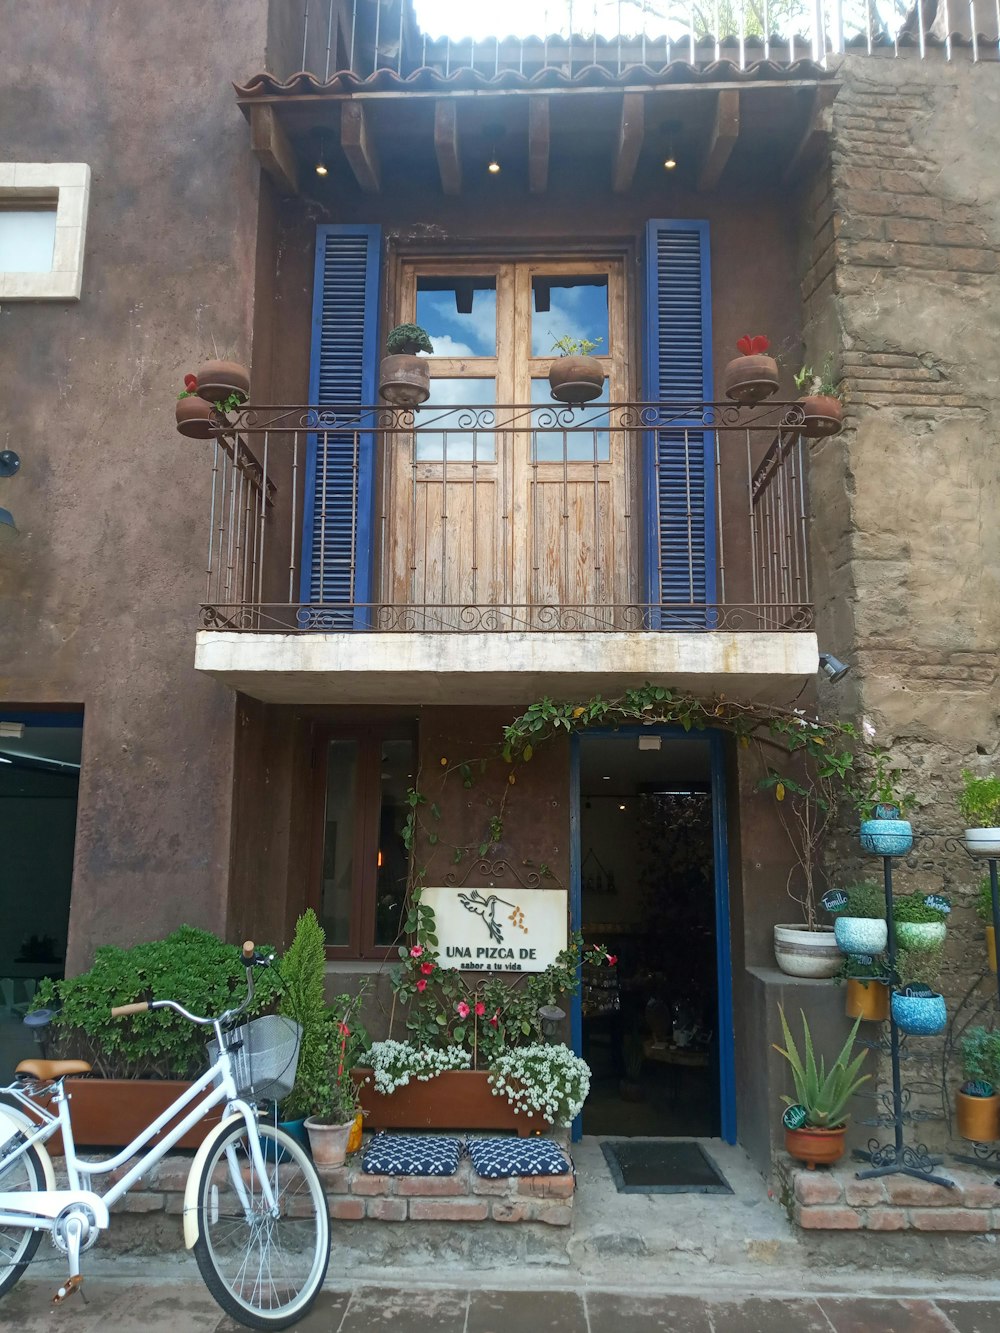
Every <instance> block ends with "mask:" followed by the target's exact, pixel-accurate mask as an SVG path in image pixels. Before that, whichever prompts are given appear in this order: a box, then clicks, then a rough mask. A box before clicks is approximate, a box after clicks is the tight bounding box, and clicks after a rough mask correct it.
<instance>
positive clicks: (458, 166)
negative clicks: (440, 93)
mask: <svg viewBox="0 0 1000 1333" xmlns="http://www.w3.org/2000/svg"><path fill="white" fill-rule="evenodd" d="M434 154H435V156H436V157H437V164H438V171H439V172H440V175H441V189H442V190H443V191H444V193H445V194H461V193H462V159H461V157H460V156H459V152H458V108H457V106H456V104H455V102H454V101H453V100H451V99H450V98H447V97H442V98H439V99H438V101H437V102H435V104H434Z"/></svg>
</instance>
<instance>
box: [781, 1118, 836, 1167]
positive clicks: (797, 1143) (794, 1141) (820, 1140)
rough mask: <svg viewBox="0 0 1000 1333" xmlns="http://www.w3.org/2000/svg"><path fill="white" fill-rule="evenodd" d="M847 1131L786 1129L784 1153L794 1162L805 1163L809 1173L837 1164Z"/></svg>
mask: <svg viewBox="0 0 1000 1333" xmlns="http://www.w3.org/2000/svg"><path fill="white" fill-rule="evenodd" d="M846 1133H847V1129H846V1127H845V1126H844V1125H841V1126H840V1128H839V1129H786V1130H785V1152H786V1153H788V1155H789V1157H794V1158H795V1159H796V1161H799V1162H805V1164H806V1166H807V1167H808V1168H809V1170H810V1171H815V1169H816V1167H817V1166H829V1165H830V1164H831V1163H832V1162H839V1161H840V1159H841V1158H842V1157H843V1155H844V1136H845V1134H846Z"/></svg>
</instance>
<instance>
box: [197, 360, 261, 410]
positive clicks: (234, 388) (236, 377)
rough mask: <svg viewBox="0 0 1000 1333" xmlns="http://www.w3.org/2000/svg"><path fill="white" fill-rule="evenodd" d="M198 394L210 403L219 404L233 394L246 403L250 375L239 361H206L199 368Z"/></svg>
mask: <svg viewBox="0 0 1000 1333" xmlns="http://www.w3.org/2000/svg"><path fill="white" fill-rule="evenodd" d="M198 392H199V394H200V395H201V396H202V398H204V399H205V400H206V401H207V402H209V403H218V402H221V401H222V400H223V399H225V398H228V397H229V395H230V394H231V393H235V394H238V395H239V398H240V402H241V403H245V402H246V400H247V397H248V395H249V393H250V373H249V371H248V370H247V368H246V366H241V365H240V364H239V362H237V361H206V362H205V364H204V365H203V366H200V367H199V368H198Z"/></svg>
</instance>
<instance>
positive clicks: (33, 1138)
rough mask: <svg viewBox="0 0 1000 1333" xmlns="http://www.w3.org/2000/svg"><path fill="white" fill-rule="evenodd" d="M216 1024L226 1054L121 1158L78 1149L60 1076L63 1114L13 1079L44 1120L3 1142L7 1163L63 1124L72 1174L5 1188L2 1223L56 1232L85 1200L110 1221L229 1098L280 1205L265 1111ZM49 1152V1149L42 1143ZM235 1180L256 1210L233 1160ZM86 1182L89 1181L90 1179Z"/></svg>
mask: <svg viewBox="0 0 1000 1333" xmlns="http://www.w3.org/2000/svg"><path fill="white" fill-rule="evenodd" d="M214 1026H215V1027H216V1037H217V1039H218V1044H219V1057H218V1059H217V1060H216V1062H215V1064H213V1065H212V1066H211V1068H210V1069H208V1070H206V1072H205V1073H204V1074H202V1075H201V1077H200V1078H199V1079H198V1080H197V1081H196V1082H195V1083H193V1084H192V1085H191V1087H190V1088H188V1089H187V1090H186V1091H185V1092H182V1093H181V1095H180V1096H179V1097H178V1098H177V1099H176V1100H175V1101H173V1102H171V1104H170V1105H169V1106H168V1107H167V1109H166V1110H165V1111H164V1112H163V1113H162V1114H161V1115H159V1116H157V1118H156V1119H155V1120H154V1121H153V1122H152V1123H151V1124H149V1125H147V1126H146V1128H145V1129H144V1130H142V1132H141V1133H139V1134H138V1135H136V1137H135V1138H134V1139H133V1140H132V1142H131V1143H130V1144H128V1146H127V1147H125V1148H123V1149H122V1150H121V1152H119V1153H118V1154H116V1156H114V1157H110V1158H108V1159H107V1160H105V1161H100V1162H94V1161H86V1160H83V1159H82V1158H80V1157H78V1156H77V1152H76V1144H75V1142H74V1139H73V1126H72V1120H71V1116H70V1106H69V1103H70V1101H71V1098H70V1096H69V1094H68V1093H67V1092H66V1091H65V1089H64V1088H63V1084H62V1080H61V1079H60V1080H59V1081H58V1083H57V1084H56V1085H55V1088H56V1091H55V1094H54V1101H55V1103H56V1113H55V1114H53V1113H52V1112H51V1111H49V1110H48V1109H47V1108H45V1107H42V1106H39V1104H38V1103H37V1102H36V1101H34V1100H33V1099H32V1098H30V1097H27V1096H26V1095H25V1094H24V1092H23V1090H22V1089H19V1088H18V1087H17V1086H16V1085H12V1086H11V1087H10V1088H8V1089H6V1091H7V1092H10V1093H12V1094H13V1095H14V1096H15V1097H16V1098H17V1100H18V1101H19V1102H20V1103H21V1104H22V1105H24V1106H26V1107H27V1108H28V1109H29V1110H30V1111H31V1112H32V1113H33V1114H35V1115H38V1116H40V1117H41V1118H42V1120H43V1123H42V1124H41V1125H40V1126H39V1127H38V1128H37V1129H35V1130H33V1131H32V1132H31V1133H28V1132H27V1130H26V1129H25V1128H24V1127H23V1126H18V1130H17V1132H19V1133H20V1134H21V1135H23V1136H24V1137H23V1141H22V1142H21V1143H19V1144H18V1146H17V1147H16V1148H14V1149H12V1150H10V1151H5V1147H6V1146H7V1145H6V1144H4V1143H0V1163H2V1164H3V1165H8V1164H9V1163H11V1162H13V1161H16V1160H17V1158H18V1157H20V1156H21V1155H22V1154H24V1153H26V1152H27V1151H28V1149H29V1148H30V1147H32V1146H34V1145H37V1146H39V1147H41V1146H42V1145H44V1144H45V1143H46V1141H47V1140H48V1139H50V1138H52V1136H53V1135H54V1134H55V1133H56V1132H57V1131H59V1130H61V1131H62V1136H63V1148H64V1151H65V1154H66V1177H67V1182H68V1186H69V1187H68V1189H65V1190H56V1191H47V1192H37V1193H36V1192H31V1193H25V1192H23V1191H22V1192H15V1193H10V1194H4V1193H0V1225H4V1226H10V1227H26V1228H30V1229H32V1230H35V1229H44V1230H48V1231H51V1230H52V1228H53V1225H54V1222H55V1219H56V1217H57V1216H58V1215H59V1214H60V1213H62V1212H63V1211H64V1210H65V1209H66V1208H68V1207H72V1206H73V1205H84V1206H86V1207H88V1208H90V1210H91V1212H92V1213H93V1216H94V1222H95V1225H96V1226H97V1227H99V1228H101V1229H103V1228H106V1227H107V1226H108V1221H109V1219H108V1209H109V1208H110V1207H111V1205H112V1204H114V1203H116V1202H117V1201H118V1200H119V1199H120V1198H122V1196H123V1195H125V1194H127V1193H128V1191H129V1190H130V1189H131V1188H132V1186H133V1185H134V1184H135V1183H136V1181H137V1180H139V1179H140V1178H141V1177H142V1176H144V1175H145V1174H146V1172H147V1171H149V1169H150V1167H152V1166H154V1165H155V1164H156V1163H157V1162H158V1161H160V1159H161V1158H163V1157H165V1156H166V1154H167V1153H168V1152H169V1151H170V1149H171V1148H172V1147H173V1146H174V1145H175V1144H176V1143H177V1142H178V1141H179V1140H180V1139H181V1138H183V1136H184V1135H185V1134H186V1133H187V1132H188V1131H189V1130H190V1129H193V1128H194V1126H195V1125H196V1124H198V1122H199V1121H200V1120H203V1119H204V1118H205V1116H206V1115H207V1114H208V1113H209V1112H210V1111H212V1110H213V1109H214V1108H215V1107H216V1106H219V1105H220V1104H221V1103H223V1102H225V1103H226V1116H225V1117H224V1119H228V1118H229V1117H230V1116H231V1115H236V1114H239V1115H242V1116H243V1119H244V1120H245V1121H246V1124H247V1129H248V1131H251V1127H252V1132H250V1133H249V1139H250V1145H251V1152H252V1154H253V1159H254V1167H255V1170H256V1172H257V1177H258V1181H259V1183H260V1187H261V1191H262V1193H263V1195H264V1202H265V1204H266V1205H267V1207H268V1209H269V1210H270V1211H272V1212H273V1211H275V1209H276V1207H277V1204H276V1200H275V1196H274V1192H273V1190H272V1188H271V1181H270V1179H269V1173H268V1171H267V1169H266V1167H265V1164H264V1157H263V1153H262V1152H261V1147H260V1139H259V1136H258V1135H257V1133H256V1132H255V1131H256V1127H257V1114H256V1111H255V1110H254V1108H253V1107H252V1106H251V1105H250V1104H249V1103H248V1102H245V1101H243V1100H242V1099H241V1098H240V1097H238V1096H237V1092H236V1085H235V1083H234V1081H233V1074H232V1065H231V1060H230V1055H229V1052H228V1050H227V1049H226V1044H225V1038H224V1036H223V1034H222V1031H221V1028H220V1026H219V1024H215V1025H214ZM216 1080H218V1081H219V1084H218V1087H216V1088H214V1089H213V1090H212V1091H211V1092H209V1095H208V1096H206V1097H205V1098H204V1100H203V1101H201V1102H199V1103H198V1105H197V1106H195V1107H194V1108H193V1109H192V1110H191V1111H189V1112H188V1114H187V1115H186V1116H185V1117H184V1119H183V1120H181V1121H180V1123H179V1124H177V1125H175V1126H174V1128H173V1129H171V1130H169V1131H168V1132H167V1134H166V1135H165V1136H164V1138H163V1140H162V1141H161V1142H160V1143H158V1144H156V1146H155V1147H153V1148H151V1149H150V1150H149V1151H148V1152H147V1153H145V1154H143V1155H142V1156H141V1157H139V1159H138V1161H137V1162H136V1163H135V1165H134V1166H133V1167H132V1168H131V1169H130V1170H129V1171H127V1172H126V1173H125V1175H123V1176H122V1177H121V1179H120V1180H117V1181H115V1182H114V1184H112V1186H111V1187H110V1189H108V1190H107V1191H106V1192H105V1193H103V1194H98V1193H96V1192H95V1191H94V1190H93V1189H91V1188H88V1186H89V1185H90V1183H91V1181H92V1179H93V1177H95V1176H102V1175H108V1174H110V1173H111V1172H114V1171H117V1170H118V1169H119V1168H120V1167H122V1166H124V1164H125V1163H126V1162H127V1161H129V1159H130V1158H132V1157H135V1156H136V1154H137V1153H139V1152H140V1150H141V1149H142V1148H143V1147H144V1145H145V1144H147V1143H148V1142H149V1141H150V1139H152V1138H154V1137H155V1136H156V1135H157V1134H158V1133H160V1131H161V1130H163V1129H164V1127H165V1126H166V1125H167V1124H169V1122H170V1121H171V1120H172V1119H173V1118H174V1117H175V1116H176V1115H178V1114H179V1113H180V1112H181V1111H183V1110H184V1108H185V1107H187V1106H190V1105H191V1103H192V1102H193V1101H195V1099H196V1098H198V1097H199V1096H201V1094H202V1093H204V1092H208V1090H209V1089H210V1088H211V1086H212V1084H213V1083H214V1082H215V1081H216ZM5 1118H6V1119H7V1122H8V1123H9V1124H13V1123H14V1120H13V1117H12V1116H9V1114H7V1113H6V1112H5V1108H3V1107H0V1130H2V1129H3V1128H4V1127H5V1126H4V1120H5ZM17 1132H15V1134H14V1135H13V1137H12V1138H8V1139H7V1144H9V1143H11V1142H12V1141H13V1138H16V1137H17ZM42 1151H43V1152H44V1148H42ZM231 1166H232V1167H233V1169H232V1176H233V1185H234V1188H235V1189H236V1191H237V1194H238V1195H239V1197H240V1203H241V1206H242V1207H243V1208H244V1209H245V1210H247V1212H248V1213H249V1209H250V1203H249V1200H248V1198H247V1195H246V1191H245V1188H244V1185H243V1179H242V1175H241V1173H240V1171H239V1169H238V1168H237V1167H235V1163H231ZM84 1182H86V1183H84Z"/></svg>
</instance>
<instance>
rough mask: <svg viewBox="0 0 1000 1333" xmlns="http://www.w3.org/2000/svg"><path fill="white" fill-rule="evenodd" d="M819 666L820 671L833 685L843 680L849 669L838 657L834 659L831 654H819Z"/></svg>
mask: <svg viewBox="0 0 1000 1333" xmlns="http://www.w3.org/2000/svg"><path fill="white" fill-rule="evenodd" d="M819 666H820V670H821V671H822V672H823V673H824V674H825V675H826V676H828V677H829V678H830V680H831V681H832V682H833V683H834V685H836V683H837V681H838V680H843V679H844V677H845V676H846V675H847V673H848V671H850V669H851V668H850V667H849V666H848V665H847V664H846V662H842V661H841V660H840V658H839V657H834V655H833V653H820V655H819Z"/></svg>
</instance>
